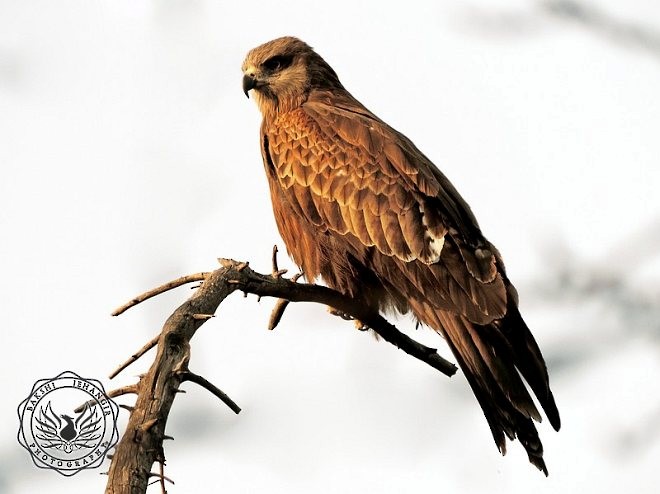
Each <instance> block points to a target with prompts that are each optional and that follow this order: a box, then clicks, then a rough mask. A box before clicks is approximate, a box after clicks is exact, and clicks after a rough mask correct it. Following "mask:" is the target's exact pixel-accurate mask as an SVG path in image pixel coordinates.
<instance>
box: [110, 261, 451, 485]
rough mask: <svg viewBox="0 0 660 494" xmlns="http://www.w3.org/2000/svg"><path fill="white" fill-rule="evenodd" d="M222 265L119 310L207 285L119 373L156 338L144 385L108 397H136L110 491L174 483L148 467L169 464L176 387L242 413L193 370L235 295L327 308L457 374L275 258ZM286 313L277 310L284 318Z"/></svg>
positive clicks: (366, 310)
mask: <svg viewBox="0 0 660 494" xmlns="http://www.w3.org/2000/svg"><path fill="white" fill-rule="evenodd" d="M275 254H276V251H275V252H274V255H275ZM218 261H219V262H220V264H221V267H220V268H219V269H217V270H215V271H213V272H212V273H208V274H207V273H198V274H195V275H190V276H184V277H182V278H179V279H178V280H175V281H173V282H170V283H168V284H166V285H163V286H162V287H159V288H156V289H154V290H151V291H149V292H146V293H145V294H143V295H140V296H139V297H136V298H134V299H133V300H132V301H131V302H129V303H128V304H126V305H125V306H123V308H122V309H118V310H117V311H115V313H116V314H119V313H121V312H123V311H124V310H126V308H128V307H132V306H133V305H136V304H138V303H140V302H141V301H143V300H146V299H147V298H149V297H152V296H154V295H156V294H158V293H163V292H164V291H166V290H169V289H170V288H174V287H175V286H179V285H181V284H183V283H187V282H190V281H199V280H203V283H202V285H201V287H200V288H199V289H198V290H196V291H195V292H194V293H193V295H192V296H191V297H190V298H189V299H188V300H187V301H186V302H184V303H183V304H182V305H181V306H179V308H178V309H176V310H175V311H174V313H173V314H172V315H171V316H170V317H169V318H168V319H167V321H166V322H165V324H164V326H163V329H162V331H161V333H160V335H159V337H158V338H157V339H156V338H154V339H153V340H151V341H150V342H148V343H147V344H146V345H145V346H144V347H143V348H142V349H140V350H139V351H138V352H137V353H136V354H134V355H133V356H132V357H131V358H130V359H129V360H128V361H127V362H126V363H125V364H123V365H122V366H121V367H120V368H119V370H118V371H121V370H122V369H123V368H125V367H126V366H127V365H130V364H131V363H132V362H134V361H135V360H137V359H138V358H139V357H140V356H141V355H143V354H144V353H145V352H146V351H147V350H148V349H149V348H151V347H153V346H154V342H155V341H157V352H156V356H155V359H154V362H153V364H152V365H151V367H150V368H149V371H148V372H147V373H146V374H144V375H142V376H140V382H139V383H137V384H134V385H131V386H125V387H123V388H119V389H116V390H114V391H111V392H110V393H108V395H109V396H121V395H123V394H127V393H137V400H136V402H135V405H134V406H133V407H132V408H131V407H126V408H127V409H129V410H130V412H131V413H130V417H129V420H128V425H127V429H126V432H125V433H124V435H123V437H122V438H121V440H120V441H119V443H118V444H117V446H116V451H115V453H114V455H113V458H112V463H111V465H110V470H109V471H108V484H107V487H106V493H108V494H110V493H112V494H115V493H122V494H124V493H126V494H127V493H131V494H137V493H144V492H145V491H146V488H147V485H148V483H149V479H150V478H151V477H154V476H157V477H158V478H159V479H160V480H161V481H162V479H165V480H169V479H167V477H165V476H164V475H163V472H162V471H161V473H160V474H153V473H152V472H151V467H152V465H153V464H154V462H156V461H159V462H162V461H164V454H163V440H164V439H167V438H169V437H168V436H166V435H165V426H166V423H167V418H168V416H169V412H170V409H171V407H172V404H173V402H174V398H175V397H176V396H177V394H178V393H180V392H183V391H184V390H181V389H179V386H180V384H181V383H182V382H184V381H191V382H194V383H196V384H198V385H200V386H202V387H203V388H205V389H207V390H208V391H210V392H211V393H213V394H214V395H215V396H217V397H218V398H220V399H221V400H222V401H223V402H224V403H225V404H227V406H229V407H230V408H231V409H232V410H233V411H234V412H235V413H238V412H239V411H240V408H239V407H238V405H236V403H234V402H233V401H232V400H231V399H230V398H229V397H228V396H227V395H226V394H225V393H223V392H222V391H221V390H220V389H218V388H217V387H216V386H214V385H213V384H211V383H210V382H209V381H207V380H206V379H204V378H203V377H201V376H198V375H197V374H194V373H192V372H190V371H189V370H188V362H189V360H190V340H191V338H192V337H193V336H194V334H195V332H196V331H197V329H198V328H199V327H201V326H202V324H204V323H205V322H206V321H208V320H209V319H210V318H211V316H212V315H213V314H214V313H215V311H216V310H217V308H218V306H219V305H220V303H222V301H223V300H224V299H225V298H226V297H227V296H229V295H230V294H231V293H233V292H235V291H242V292H244V293H246V294H247V293H252V294H255V295H257V296H260V297H261V296H264V297H276V298H280V299H284V300H285V301H291V302H317V303H322V304H325V305H328V306H330V307H333V308H334V309H336V310H337V311H338V312H341V313H343V314H346V315H347V316H350V317H352V318H353V319H356V320H359V321H361V322H362V323H363V324H364V325H366V326H368V327H369V328H370V329H372V330H373V331H375V332H376V333H377V334H378V335H379V336H380V337H381V338H383V339H384V340H385V341H387V342H389V343H392V344H393V345H395V346H397V347H398V348H400V349H401V350H403V351H405V352H406V353H408V354H410V355H412V356H414V357H416V358H418V359H419V360H421V361H423V362H425V363H427V364H428V365H430V366H432V367H433V368H435V369H437V370H439V371H440V372H442V373H444V374H446V375H448V376H451V375H452V374H454V373H455V372H456V366H454V365H453V364H452V363H450V362H448V361H446V360H444V359H443V358H442V357H440V355H438V354H437V352H436V351H435V349H433V348H429V347H426V346H424V345H422V344H420V343H418V342H416V341H414V340H412V339H411V338H409V337H408V336H406V335H405V334H403V333H401V332H400V331H399V330H398V329H396V328H395V327H394V326H393V325H392V324H390V323H389V322H388V321H387V320H385V319H384V318H383V317H382V316H380V315H379V314H378V313H377V312H375V311H373V310H370V309H369V308H368V307H365V306H364V304H361V303H360V302H359V301H357V300H354V299H352V298H350V297H347V296H345V295H342V294H341V293H339V292H337V291H335V290H331V289H329V288H327V287H323V286H318V285H311V284H306V283H296V281H297V279H298V277H299V276H300V275H297V276H296V277H294V278H293V279H292V280H287V279H284V278H282V277H281V270H279V269H276V268H277V265H276V262H277V261H276V259H274V263H275V264H274V266H273V268H274V269H273V274H272V275H263V274H259V273H256V272H255V271H253V270H252V269H251V268H250V267H249V266H248V264H247V263H239V262H237V261H233V260H231V259H219V260H218ZM280 305H285V304H284V303H282V304H280ZM282 310H283V309H280V311H279V312H280V317H281V312H282ZM116 372H117V371H116ZM114 375H116V373H115V374H114ZM162 485H163V484H161V487H162Z"/></svg>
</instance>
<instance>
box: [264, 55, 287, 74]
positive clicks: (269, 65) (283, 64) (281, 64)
mask: <svg viewBox="0 0 660 494" xmlns="http://www.w3.org/2000/svg"><path fill="white" fill-rule="evenodd" d="M291 62H293V57H292V56H290V55H275V56H274V57H270V58H269V59H268V60H266V61H265V62H264V63H263V66H264V67H265V68H266V69H267V70H270V71H271V72H276V71H278V70H282V69H285V68H287V67H288V66H289V65H291Z"/></svg>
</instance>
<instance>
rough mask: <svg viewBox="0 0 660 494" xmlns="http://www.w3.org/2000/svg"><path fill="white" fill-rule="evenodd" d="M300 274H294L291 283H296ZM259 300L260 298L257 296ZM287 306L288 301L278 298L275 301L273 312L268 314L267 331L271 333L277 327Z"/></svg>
mask: <svg viewBox="0 0 660 494" xmlns="http://www.w3.org/2000/svg"><path fill="white" fill-rule="evenodd" d="M302 275H303V274H302V273H296V274H295V275H293V277H291V281H293V282H294V283H296V282H297V281H298V279H299V278H300V277H301V276H302ZM259 300H261V296H259ZM288 305H289V300H286V299H283V298H280V299H277V302H275V307H273V311H272V312H271V313H270V320H269V321H268V329H269V330H270V331H272V330H273V329H275V328H276V327H277V325H278V324H279V323H280V321H281V320H282V316H283V315H284V311H285V310H286V308H287V306H288Z"/></svg>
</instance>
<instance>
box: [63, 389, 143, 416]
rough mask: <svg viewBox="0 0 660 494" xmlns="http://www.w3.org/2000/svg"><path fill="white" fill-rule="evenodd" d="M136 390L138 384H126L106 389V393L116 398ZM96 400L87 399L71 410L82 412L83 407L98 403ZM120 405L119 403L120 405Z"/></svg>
mask: <svg viewBox="0 0 660 494" xmlns="http://www.w3.org/2000/svg"><path fill="white" fill-rule="evenodd" d="M137 392H138V385H137V384H129V385H128V386H122V387H121V388H117V389H113V390H111V391H108V393H107V395H108V397H109V398H116V397H118V396H123V395H127V394H131V393H132V394H137ZM99 404H100V403H99V401H98V400H89V401H86V402H85V403H83V404H82V405H80V406H79V407H77V408H75V409H74V410H73V411H74V412H76V413H80V412H82V411H83V410H84V409H85V407H94V406H96V405H99ZM120 406H121V405H120Z"/></svg>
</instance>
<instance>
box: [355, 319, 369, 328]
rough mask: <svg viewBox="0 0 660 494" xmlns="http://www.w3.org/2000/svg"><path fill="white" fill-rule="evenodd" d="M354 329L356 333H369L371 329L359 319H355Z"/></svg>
mask: <svg viewBox="0 0 660 494" xmlns="http://www.w3.org/2000/svg"><path fill="white" fill-rule="evenodd" d="M355 329H357V330H358V331H369V330H370V329H371V328H370V327H369V326H367V325H366V324H365V323H363V322H362V321H360V320H359V319H355Z"/></svg>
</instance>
